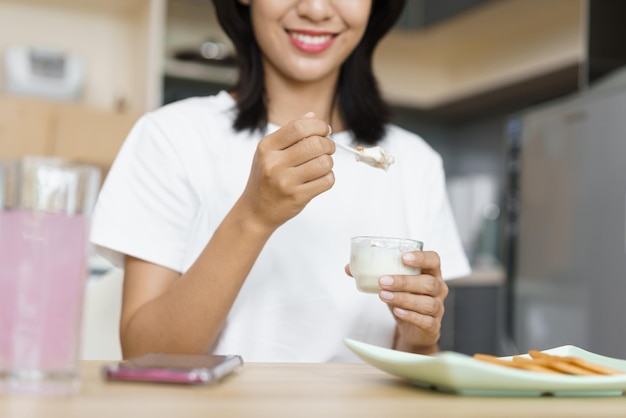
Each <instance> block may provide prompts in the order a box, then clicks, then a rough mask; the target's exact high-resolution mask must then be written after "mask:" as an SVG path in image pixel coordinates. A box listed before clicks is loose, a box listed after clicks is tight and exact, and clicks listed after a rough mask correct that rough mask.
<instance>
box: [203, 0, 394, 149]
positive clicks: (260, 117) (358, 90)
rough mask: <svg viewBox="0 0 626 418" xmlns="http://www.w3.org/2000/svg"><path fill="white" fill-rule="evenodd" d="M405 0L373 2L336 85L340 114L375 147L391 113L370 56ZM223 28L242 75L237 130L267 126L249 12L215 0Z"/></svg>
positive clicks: (237, 87)
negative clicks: (364, 24)
mask: <svg viewBox="0 0 626 418" xmlns="http://www.w3.org/2000/svg"><path fill="white" fill-rule="evenodd" d="M405 3H406V0H373V2H372V10H371V13H370V17H369V22H368V24H367V29H366V30H365V34H364V35H363V38H362V39H361V42H360V43H359V45H358V46H357V47H356V48H355V49H354V51H352V54H351V55H350V56H349V57H348V59H347V60H346V61H345V62H344V63H343V65H342V67H341V71H340V75H339V80H338V85H337V97H336V98H335V100H336V102H337V105H338V106H339V113H340V114H341V117H342V118H343V121H344V124H345V127H346V128H347V129H348V130H350V131H352V133H353V134H354V136H355V138H357V141H358V142H359V143H363V144H367V145H374V144H376V143H377V142H378V141H379V140H380V139H381V138H382V137H383V135H384V133H385V124H386V123H387V122H389V118H390V116H391V112H390V109H389V106H388V105H387V104H386V103H385V101H384V100H383V98H382V96H381V94H380V91H379V89H378V83H377V81H376V77H375V76H374V71H373V68H372V56H373V54H374V49H375V48H376V45H378V42H379V41H380V40H381V39H382V38H383V36H385V34H386V33H387V32H388V31H389V30H390V29H391V28H392V27H393V25H394V24H395V22H396V21H397V19H398V17H399V16H400V14H401V13H402V9H403V8H404V4H405ZM213 4H214V6H215V11H216V15H217V18H218V20H219V22H220V25H221V26H222V29H223V30H224V32H226V34H227V35H228V37H229V38H230V39H231V41H232V42H233V44H234V46H235V49H236V51H237V57H236V59H237V69H238V71H239V78H238V80H237V83H236V84H235V85H234V87H233V91H234V92H235V94H236V100H237V108H238V111H239V112H238V114H237V118H236V119H235V123H234V128H235V129H236V130H237V131H242V130H245V129H249V130H251V131H253V130H256V129H259V130H263V129H265V127H266V125H267V107H266V105H265V88H264V86H265V83H264V73H263V64H262V55H261V50H260V48H259V45H258V44H257V42H256V39H255V37H254V32H253V28H252V22H251V20H250V10H249V7H248V6H246V5H243V4H241V3H240V2H239V1H237V0H213Z"/></svg>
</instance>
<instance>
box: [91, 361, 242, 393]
mask: <svg viewBox="0 0 626 418" xmlns="http://www.w3.org/2000/svg"><path fill="white" fill-rule="evenodd" d="M242 365H243V359H242V358H241V356H238V355H211V354H206V355H187V354H162V353H150V354H146V355H144V356H140V357H135V358H131V359H128V360H125V361H121V362H118V363H113V364H107V365H105V366H104V367H103V372H104V375H105V378H106V379H108V380H116V381H132V382H154V383H178V384H187V385H198V384H209V383H214V382H217V381H219V380H221V379H222V378H223V377H224V376H227V375H229V374H230V373H232V372H234V371H235V370H237V369H238V368H239V367H240V366H242Z"/></svg>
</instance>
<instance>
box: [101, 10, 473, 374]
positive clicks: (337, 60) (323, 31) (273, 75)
mask: <svg viewBox="0 0 626 418" xmlns="http://www.w3.org/2000/svg"><path fill="white" fill-rule="evenodd" d="M214 4H215V8H216V12H217V15H218V17H219V20H220V23H221V24H222V26H223V28H224V30H225V31H226V33H227V34H228V35H229V36H230V37H231V39H232V40H233V43H234V44H235V46H236V47H237V49H238V52H239V53H238V68H239V81H238V83H237V85H236V86H235V88H234V89H233V91H232V92H230V93H227V92H221V93H219V94H218V95H216V96H212V97H204V98H192V99H187V100H183V101H180V102H177V103H174V104H170V105H168V106H165V107H163V108H161V109H159V110H157V111H155V112H152V113H150V114H147V115H145V116H144V117H143V118H141V120H140V121H139V122H138V123H137V125H136V126H135V127H134V129H133V130H132V131H131V133H130V134H129V136H128V138H127V140H126V142H125V144H124V145H123V147H122V149H121V150H120V153H119V155H118V157H117V158H116V161H115V163H114V164H113V166H112V168H111V171H110V173H109V175H108V177H107V180H106V183H105V184H104V186H103V189H102V191H101V194H100V197H99V200H98V204H97V207H96V210H95V211H94V219H93V227H92V242H93V243H94V244H95V245H96V246H97V248H99V249H100V251H101V252H102V253H103V254H105V255H108V256H109V257H110V259H111V260H113V261H114V262H115V263H116V264H118V265H120V266H123V267H124V271H125V278H124V296H123V309H122V317H121V322H120V337H121V342H122V349H123V353H124V356H125V357H130V356H135V355H139V354H142V353H146V352H155V351H156V352H170V353H204V352H213V353H237V354H241V355H242V356H243V357H244V359H246V360H247V361H313V362H325V361H353V360H355V359H356V357H355V356H354V355H352V354H351V353H350V352H349V351H348V350H347V349H346V348H345V347H344V345H343V343H342V340H343V338H344V337H351V338H355V339H359V340H362V341H366V342H370V343H373V344H378V345H383V346H388V347H394V348H396V349H400V350H405V351H412V352H418V353H431V352H434V351H436V350H437V349H438V346H437V341H438V339H439V332H440V326H441V318H442V316H443V301H444V298H445V297H446V295H447V287H446V285H445V282H444V281H443V279H442V270H443V272H444V274H445V277H446V278H451V277H456V276H461V275H465V274H467V273H468V272H469V269H468V265H467V261H466V258H465V256H464V254H463V251H462V248H461V246H460V243H459V239H458V236H457V233H456V229H455V226H454V222H453V220H452V216H451V212H450V209H449V205H448V201H447V198H446V193H445V185H444V174H443V169H442V163H441V160H440V158H439V156H438V155H437V154H436V153H435V152H434V151H433V150H432V149H431V148H430V147H428V145H426V143H425V142H424V141H423V140H422V139H420V138H419V137H417V136H416V135H414V134H411V133H409V132H406V131H404V130H402V129H400V128H398V127H396V126H393V125H389V124H388V123H387V121H388V111H387V108H386V107H385V104H384V102H383V101H382V100H381V98H380V95H379V93H378V91H377V89H376V82H375V79H374V76H373V74H372V68H371V57H372V53H373V51H374V48H375V46H376V44H377V43H378V41H379V40H380V38H381V37H382V36H383V35H384V34H385V33H386V32H387V31H388V30H389V29H390V28H391V26H392V25H393V23H394V22H395V20H396V19H397V17H398V15H399V14H400V11H401V9H402V6H403V4H404V0H401V1H384V0H373V1H364V0H289V1H285V0H264V1H253V0H239V1H233V0H223V1H215V2H214ZM329 126H332V128H333V130H334V131H335V132H336V133H335V134H334V139H335V140H336V141H338V142H341V143H343V144H346V145H348V144H350V143H353V144H357V143H358V144H361V145H374V144H379V145H380V146H382V147H383V148H385V149H386V150H387V151H389V152H391V153H392V154H395V156H396V163H395V164H394V165H393V166H392V167H391V168H390V169H389V170H388V171H383V170H379V169H375V168H372V167H370V166H367V165H365V164H362V163H356V162H355V161H354V157H353V156H351V155H349V154H348V153H345V152H343V151H341V150H339V151H338V152H337V153H335V144H334V143H333V141H332V140H330V139H329V138H327V136H328V135H329V133H330V132H329ZM354 235H388V236H398V237H412V238H416V239H420V240H423V241H425V247H426V249H427V250H428V251H424V252H416V253H410V254H407V255H406V257H405V261H404V262H405V264H407V265H411V266H415V267H421V269H422V274H420V275H416V276H394V277H383V278H381V286H382V288H383V290H382V291H381V292H380V294H379V295H378V297H376V296H374V295H371V294H363V293H360V292H358V291H357V290H356V289H355V286H354V283H353V282H352V281H351V280H350V279H349V278H346V277H341V276H345V273H344V272H343V269H344V266H345V264H346V262H347V260H348V257H349V240H350V237H351V236H354ZM440 256H441V259H442V260H443V268H442V267H441V264H440ZM346 271H347V272H348V273H349V270H348V269H347V268H346Z"/></svg>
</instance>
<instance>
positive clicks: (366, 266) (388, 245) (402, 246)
mask: <svg viewBox="0 0 626 418" xmlns="http://www.w3.org/2000/svg"><path fill="white" fill-rule="evenodd" d="M423 247H424V244H423V243H422V242H421V241H417V240H412V239H404V238H390V237H368V236H360V237H353V238H352V239H351V243H350V272H351V273H352V277H354V280H355V282H356V287H357V289H359V290H360V291H362V292H366V293H378V292H379V291H380V290H381V288H380V285H379V283H378V281H379V279H380V278H381V277H382V276H385V275H398V274H404V275H411V274H420V269H419V268H413V267H408V266H406V265H404V263H403V262H402V254H404V253H405V252H409V251H421V250H422V248H423Z"/></svg>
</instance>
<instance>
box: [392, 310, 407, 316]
mask: <svg viewBox="0 0 626 418" xmlns="http://www.w3.org/2000/svg"><path fill="white" fill-rule="evenodd" d="M393 312H394V313H395V314H396V315H398V316H404V315H406V311H405V310H404V309H402V308H393Z"/></svg>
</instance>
